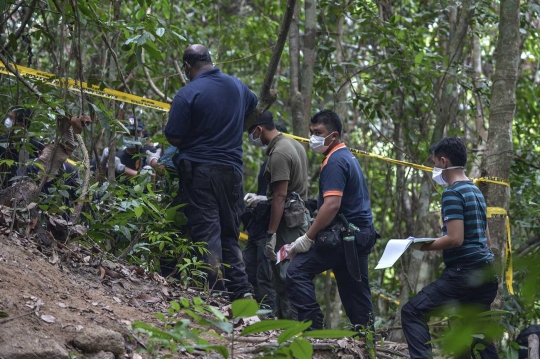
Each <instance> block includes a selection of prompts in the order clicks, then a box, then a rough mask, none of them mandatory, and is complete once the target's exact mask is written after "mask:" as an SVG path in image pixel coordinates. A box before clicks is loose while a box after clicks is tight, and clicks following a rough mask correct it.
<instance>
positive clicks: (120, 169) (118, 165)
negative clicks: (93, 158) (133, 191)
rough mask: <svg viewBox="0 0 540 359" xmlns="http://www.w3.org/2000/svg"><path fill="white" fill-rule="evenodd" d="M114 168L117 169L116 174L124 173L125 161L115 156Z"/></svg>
mask: <svg viewBox="0 0 540 359" xmlns="http://www.w3.org/2000/svg"><path fill="white" fill-rule="evenodd" d="M114 169H115V171H116V174H122V173H124V171H125V170H126V165H125V164H123V163H122V162H121V161H120V158H118V157H115V158H114Z"/></svg>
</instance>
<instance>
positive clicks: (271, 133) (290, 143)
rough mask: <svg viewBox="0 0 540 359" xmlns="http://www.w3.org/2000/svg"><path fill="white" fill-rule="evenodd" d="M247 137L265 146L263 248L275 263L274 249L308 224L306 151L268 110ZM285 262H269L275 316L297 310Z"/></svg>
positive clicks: (290, 315)
mask: <svg viewBox="0 0 540 359" xmlns="http://www.w3.org/2000/svg"><path fill="white" fill-rule="evenodd" d="M248 139H249V142H250V143H251V144H253V145H254V146H257V147H263V146H267V148H266V155H267V156H268V163H267V165H266V169H265V171H264V177H265V178H266V179H267V180H268V183H269V184H270V185H269V187H268V189H267V191H266V197H267V198H268V201H269V202H270V203H269V204H270V206H269V207H270V208H269V218H268V227H267V228H268V230H267V232H266V235H265V236H264V237H265V239H264V241H265V242H264V247H265V248H264V249H265V254H266V255H267V257H268V258H269V259H270V260H271V261H272V263H275V261H276V259H277V257H276V249H279V248H281V247H282V246H283V245H285V244H289V243H292V242H293V241H294V240H295V239H296V238H298V237H299V236H302V235H304V234H305V233H306V231H307V230H308V227H309V222H310V219H309V211H308V210H307V208H306V207H305V204H304V201H306V200H307V195H308V159H307V154H306V151H305V150H304V147H302V145H301V144H300V143H299V142H297V141H295V140H293V139H291V138H288V137H285V136H284V135H283V134H282V133H280V132H279V131H278V130H277V129H276V126H275V124H274V121H273V115H272V112H270V111H265V112H264V113H263V114H262V115H261V116H259V118H257V120H256V121H255V123H254V124H253V126H251V128H250V129H249V131H248ZM246 203H248V205H251V206H253V205H254V204H255V205H257V206H261V205H263V203H262V202H259V203H258V204H256V203H255V201H253V200H252V199H251V198H246ZM261 220H262V219H261ZM288 266H289V260H288V259H286V260H283V261H281V262H280V263H278V264H272V271H273V276H272V280H273V283H274V289H275V291H276V294H277V296H276V313H275V314H276V316H277V317H278V318H285V319H296V316H297V314H296V310H295V309H294V308H293V307H292V306H291V304H290V302H289V300H288V298H287V294H286V291H285V276H286V273H287V267H288Z"/></svg>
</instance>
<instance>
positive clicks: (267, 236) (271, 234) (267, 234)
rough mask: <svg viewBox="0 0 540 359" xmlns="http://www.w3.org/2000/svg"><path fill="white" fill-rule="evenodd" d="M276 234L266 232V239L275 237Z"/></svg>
mask: <svg viewBox="0 0 540 359" xmlns="http://www.w3.org/2000/svg"><path fill="white" fill-rule="evenodd" d="M274 234H275V233H272V232H270V231H266V238H270V237H272V236H273V235H274Z"/></svg>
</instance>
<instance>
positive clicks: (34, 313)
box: [0, 235, 406, 359]
mask: <svg viewBox="0 0 540 359" xmlns="http://www.w3.org/2000/svg"><path fill="white" fill-rule="evenodd" d="M45 252H47V253H48V255H44V254H43V253H42V252H40V251H39V250H38V248H37V247H36V245H35V243H34V242H32V241H30V240H28V239H25V238H15V239H8V238H7V237H6V236H5V235H0V359H57V358H58V359H71V358H75V357H83V358H88V359H90V358H92V359H114V358H116V359H119V358H134V359H141V358H145V359H146V358H149V357H150V356H148V355H140V354H138V349H140V348H141V346H142V345H143V344H144V340H143V339H144V338H137V337H134V336H133V333H132V332H131V330H130V329H129V326H130V325H131V324H132V323H134V322H135V321H142V322H145V323H148V324H154V325H157V324H158V320H157V319H156V318H155V316H154V314H155V313H157V312H162V313H166V312H167V309H168V308H169V302H170V301H171V300H176V299H178V298H179V297H185V298H190V297H194V296H196V295H199V293H197V292H195V291H192V290H189V291H188V292H186V291H181V290H180V289H178V288H174V287H170V286H169V285H168V284H167V283H166V282H165V281H164V280H163V278H162V277H160V276H157V275H150V276H148V275H147V274H145V273H144V272H143V271H141V270H140V268H136V267H128V266H123V265H120V264H118V263H113V262H111V261H108V260H100V259H99V257H100V256H101V257H102V255H100V254H99V253H97V254H96V253H92V252H91V251H90V250H88V249H84V248H82V247H80V246H78V245H77V244H72V245H71V246H70V247H69V249H68V248H66V247H64V248H63V249H61V248H58V249H55V250H54V251H53V250H52V249H51V248H46V250H45ZM210 304H212V305H215V306H218V307H219V306H223V304H225V303H224V302H223V301H220V300H215V299H212V300H211V302H210ZM5 315H7V317H5ZM2 316H4V317H2ZM210 331H211V332H213V333H214V334H217V333H215V332H214V330H210ZM278 334H279V333H277V332H275V331H274V332H270V333H265V334H264V335H259V336H255V337H249V338H240V340H238V341H237V342H235V355H234V357H235V358H251V357H253V356H256V355H257V354H258V353H260V352H261V350H259V349H258V348H260V347H261V346H263V345H266V344H268V343H272V342H275V341H276V339H277V335H278ZM220 336H221V335H214V336H211V335H208V339H210V340H211V341H212V342H213V343H214V344H219V345H225V346H228V345H229V344H230V342H229V340H227V339H226V338H224V337H223V336H221V338H220ZM85 343H86V344H85ZM361 345H362V343H361V342H358V341H354V340H350V339H349V340H339V341H338V340H336V341H334V342H330V343H329V342H328V341H326V342H323V341H321V340H315V341H314V344H313V346H314V348H315V349H318V350H316V351H315V354H314V357H315V358H356V357H359V358H362V357H364V356H363V354H362V350H361V349H360V347H361ZM399 346H400V345H393V346H388V345H385V348H386V349H389V350H394V349H397V350H402V347H399ZM99 350H103V351H101V353H97V354H88V353H89V352H99ZM229 350H230V346H229ZM112 353H114V354H116V355H113V354H112ZM173 357H198V358H221V356H219V355H218V354H217V353H213V354H208V353H205V352H196V353H195V354H194V355H191V354H188V353H184V354H182V355H180V356H173ZM379 357H380V358H388V357H391V356H388V354H386V356H385V354H382V355H381V356H379ZM396 357H406V355H404V354H402V355H400V356H396Z"/></svg>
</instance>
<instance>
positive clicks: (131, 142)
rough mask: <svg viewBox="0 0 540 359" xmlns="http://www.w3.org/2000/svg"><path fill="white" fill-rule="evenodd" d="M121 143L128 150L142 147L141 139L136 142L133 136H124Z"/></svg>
mask: <svg viewBox="0 0 540 359" xmlns="http://www.w3.org/2000/svg"><path fill="white" fill-rule="evenodd" d="M122 140H123V142H124V145H125V146H126V148H129V149H134V148H136V147H137V146H142V145H143V142H142V141H143V139H142V138H141V137H139V139H138V140H135V136H129V137H128V136H124V137H123V138H122Z"/></svg>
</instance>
